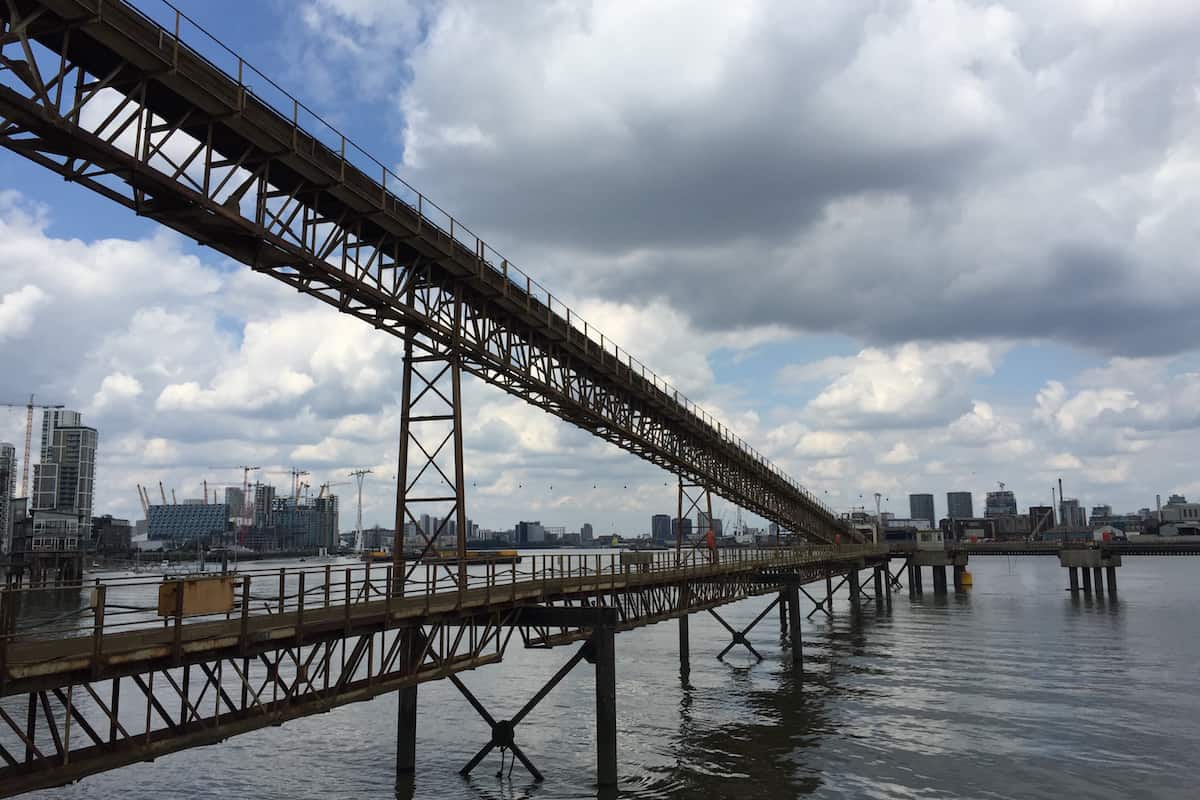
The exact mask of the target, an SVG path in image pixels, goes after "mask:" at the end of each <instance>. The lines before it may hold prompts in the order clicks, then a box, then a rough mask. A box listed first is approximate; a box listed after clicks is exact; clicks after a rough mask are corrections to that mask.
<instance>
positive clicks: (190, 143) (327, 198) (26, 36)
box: [0, 0, 851, 542]
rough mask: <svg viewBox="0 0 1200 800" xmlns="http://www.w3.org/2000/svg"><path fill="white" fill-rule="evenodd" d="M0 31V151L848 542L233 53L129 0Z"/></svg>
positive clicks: (690, 477)
mask: <svg viewBox="0 0 1200 800" xmlns="http://www.w3.org/2000/svg"><path fill="white" fill-rule="evenodd" d="M179 22H180V18H179V17H176V26H177V28H178V25H179ZM0 26H2V27H0V68H2V69H0V145H2V146H4V147H7V148H8V149H10V150H12V151H13V152H15V153H18V154H20V155H22V156H23V157H25V158H28V159H29V160H31V161H33V162H34V163H37V164H39V165H41V166H43V167H45V168H46V169H48V170H50V171H53V172H55V173H57V174H58V175H61V176H62V177H63V178H65V179H67V180H69V181H73V182H75V183H79V184H80V185H82V186H85V187H87V188H89V189H91V190H92V191H94V192H96V193H98V194H100V195H102V196H104V197H106V198H108V199H110V200H112V201H113V202H116V203H119V204H121V205H123V206H125V207H127V208H129V209H130V210H132V211H133V212H135V213H137V214H140V215H143V216H146V217H149V218H151V219H154V220H157V221H159V222H160V223H162V224H164V225H167V226H169V227H171V228H173V229H175V230H177V231H179V232H181V233H183V234H184V235H186V236H189V237H191V238H193V239H195V240H196V241H198V242H200V243H202V244H205V245H207V246H210V247H212V248H213V249H215V250H218V251H219V252H221V253H224V254H225V255H227V256H229V257H230V258H233V259H235V260H237V261H240V262H242V263H244V264H246V265H248V266H250V267H251V268H252V269H254V270H255V271H258V272H261V273H263V274H265V275H269V276H271V277H274V278H276V279H278V280H280V281H282V282H284V283H286V284H287V285H289V286H292V287H293V288H295V289H296V290H297V291H300V292H302V293H305V294H307V295H310V296H312V297H314V298H316V299H319V300H321V301H323V302H325V303H327V304H329V305H331V306H333V307H335V308H336V309H338V310H339V311H340V312H342V313H345V314H349V315H352V316H355V317H357V318H359V319H361V320H363V321H364V322H366V323H368V324H370V325H372V326H373V327H376V328H378V329H379V330H382V331H386V332H387V333H390V334H392V335H395V336H399V337H406V336H408V335H409V334H411V333H413V332H416V333H418V334H419V335H420V336H419V341H417V342H414V347H415V348H416V349H417V350H418V351H423V352H424V353H425V354H426V355H429V356H433V357H438V358H443V359H446V360H447V361H450V362H453V363H459V364H461V369H462V370H464V371H466V372H468V373H470V374H473V375H475V376H476V377H479V378H481V379H482V380H484V381H486V382H488V383H491V384H493V385H495V386H498V387H500V388H502V389H504V390H505V391H507V392H509V393H510V394H513V395H514V396H517V397H519V398H522V399H524V400H526V401H527V402H529V403H531V404H533V405H536V406H538V407H540V408H543V409H545V410H546V411H548V412H550V413H552V414H554V415H556V416H558V417H560V418H561V419H564V420H566V421H568V422H570V423H572V424H574V425H577V426H579V427H581V428H583V429H584V430H587V431H589V432H591V433H593V434H595V435H596V436H598V437H600V438H602V439H605V440H606V441H609V442H612V443H613V444H615V445H617V446H619V447H621V448H623V449H625V450H627V451H629V452H631V453H634V454H635V455H637V456H639V457H641V458H644V459H646V460H648V461H650V462H652V463H654V464H658V465H660V466H662V467H664V468H666V469H668V470H670V471H671V472H673V473H676V474H678V475H680V476H682V477H683V478H685V479H686V480H687V481H689V482H690V483H694V484H697V485H703V486H706V487H708V489H709V490H711V491H715V492H717V493H719V494H721V495H722V496H724V497H726V498H728V499H729V500H730V501H732V502H735V503H737V504H739V505H741V506H743V507H745V508H748V509H750V510H752V511H754V512H756V513H758V514H760V515H762V516H763V517H765V518H767V519H770V520H772V521H775V522H777V523H778V524H779V525H780V526H781V527H782V528H784V529H787V530H789V531H792V532H793V533H794V534H796V535H798V536H800V537H802V538H805V539H808V540H812V541H827V542H832V541H835V540H837V539H838V537H840V536H845V537H847V538H848V537H849V536H850V535H851V534H850V531H849V529H848V528H847V527H846V526H844V525H843V524H842V523H841V522H840V521H839V520H837V519H836V518H835V516H834V515H833V514H832V512H830V511H829V510H828V509H827V508H826V507H825V506H824V505H823V504H822V503H821V502H820V501H819V500H818V499H817V498H816V497H814V496H813V495H812V494H811V493H809V492H808V491H806V490H805V489H804V488H803V487H801V486H800V485H799V484H798V483H796V482H795V481H794V480H792V479H791V478H789V477H788V476H787V475H786V474H784V473H783V472H782V471H781V470H780V469H778V468H777V467H775V466H774V465H772V464H771V463H770V462H769V461H767V460H766V459H765V458H763V457H762V456H761V455H759V454H758V453H757V452H755V451H754V450H753V449H752V448H750V447H749V446H748V445H746V444H745V443H744V442H742V441H741V440H740V439H739V438H738V437H736V436H735V435H733V434H732V433H731V432H730V431H729V430H728V429H726V428H725V427H724V426H722V425H720V424H719V423H717V422H716V421H715V420H712V419H711V418H710V417H708V415H706V414H704V413H703V412H701V411H700V410H699V409H697V408H696V407H695V406H694V405H693V404H691V403H690V402H688V401H687V400H686V398H682V397H680V396H679V394H678V392H676V391H675V390H673V389H672V388H671V387H669V386H668V385H667V384H666V383H665V382H663V381H661V380H660V379H658V378H657V377H656V376H654V375H653V373H649V372H648V371H647V370H646V369H645V368H644V367H642V366H641V365H640V364H638V363H637V362H635V360H634V359H633V358H632V356H630V355H629V354H628V353H625V352H623V351H621V350H620V349H619V348H614V347H613V346H612V343H611V342H607V343H606V340H605V339H604V337H603V335H599V334H598V333H597V332H595V331H594V330H591V331H589V330H588V329H587V328H586V327H585V329H584V330H580V327H579V321H578V317H576V320H575V322H572V320H571V312H570V311H569V309H567V308H566V307H565V306H563V305H562V303H561V302H558V303H557V304H556V301H555V300H554V298H553V297H552V296H551V295H550V294H549V293H548V292H546V291H545V290H544V289H541V288H540V287H538V286H537V285H536V284H534V283H533V282H532V281H531V280H530V279H528V278H526V277H525V276H524V275H523V274H518V273H517V272H516V271H515V270H511V269H510V266H509V264H508V262H507V261H505V260H503V259H502V258H500V257H499V256H498V255H497V254H495V252H494V251H493V250H492V249H491V248H490V247H489V246H488V245H487V244H486V243H485V242H483V241H482V240H480V239H479V238H478V237H476V236H474V234H470V233H464V229H463V228H462V227H461V225H458V228H457V231H456V225H457V223H456V222H455V220H454V219H453V218H451V217H449V216H448V215H445V214H444V212H441V211H440V210H436V207H435V206H433V205H432V204H431V203H429V202H428V200H426V199H425V198H424V197H423V196H421V195H420V194H419V193H417V192H416V191H415V190H413V189H411V188H410V187H408V186H407V185H404V184H403V182H402V181H401V180H400V179H399V178H397V177H396V176H394V175H392V174H391V173H390V172H389V171H388V170H387V169H386V168H384V167H383V166H382V165H380V164H379V162H375V161H374V160H373V159H370V158H369V157H368V156H365V154H364V155H363V156H361V157H360V156H359V155H357V153H356V151H355V148H354V146H353V143H352V142H350V141H349V140H347V139H346V138H345V137H344V136H342V135H341V134H338V133H336V132H333V131H332V129H326V128H323V127H321V126H320V123H318V122H317V121H316V120H315V118H314V120H313V122H312V125H308V124H305V125H302V124H301V117H300V109H301V106H300V104H299V102H298V101H295V100H292V101H291V102H290V103H288V104H287V105H288V106H289V107H287V108H278V109H277V108H275V107H273V106H271V105H269V104H268V103H267V102H265V101H264V100H263V99H262V98H261V97H260V96H259V95H258V94H256V93H255V92H254V91H252V90H251V89H250V87H249V86H248V85H247V84H246V82H245V80H244V78H243V76H242V72H243V68H244V67H245V63H244V62H243V61H242V60H241V59H240V58H238V59H236V61H235V60H234V59H235V58H236V57H234V56H230V57H229V58H230V62H229V63H230V69H231V70H233V71H236V72H237V73H238V75H237V76H234V75H233V74H230V73H229V72H225V71H222V70H221V69H219V68H217V67H216V66H215V65H214V64H213V63H212V62H211V61H209V60H207V59H205V58H204V57H203V56H201V55H200V53H199V52H197V51H195V50H193V49H192V48H191V47H189V46H188V44H187V43H185V42H182V41H181V40H180V39H179V38H178V36H177V33H176V31H171V30H167V29H165V28H163V27H161V26H159V25H158V24H156V23H155V22H153V21H152V20H150V19H149V18H147V17H145V16H143V15H142V14H140V13H139V12H138V11H137V10H136V9H134V8H133V7H131V6H130V5H128V4H127V3H125V2H121V0H103V2H102V1H101V0H5V2H3V3H0ZM263 83H265V81H263ZM308 121H309V120H308V116H307V115H306V117H305V119H304V122H306V123H307V122H308ZM364 170H369V171H364ZM597 336H599V341H597Z"/></svg>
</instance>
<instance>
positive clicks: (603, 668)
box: [591, 626, 617, 786]
mask: <svg viewBox="0 0 1200 800" xmlns="http://www.w3.org/2000/svg"><path fill="white" fill-rule="evenodd" d="M591 642H592V652H593V654H594V657H595V659H596V783H598V784H599V785H600V786H616V784H617V668H616V652H615V650H616V648H615V645H614V637H613V629H612V628H610V627H608V626H603V627H600V628H597V629H595V630H594V631H593V632H592V638H591Z"/></svg>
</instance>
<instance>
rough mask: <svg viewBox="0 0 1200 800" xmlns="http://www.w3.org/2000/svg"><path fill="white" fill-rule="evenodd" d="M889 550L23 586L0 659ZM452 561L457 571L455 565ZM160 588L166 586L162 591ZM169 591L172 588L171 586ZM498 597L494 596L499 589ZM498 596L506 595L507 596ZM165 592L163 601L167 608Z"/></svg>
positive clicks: (547, 558) (547, 559) (326, 568)
mask: <svg viewBox="0 0 1200 800" xmlns="http://www.w3.org/2000/svg"><path fill="white" fill-rule="evenodd" d="M886 552H887V546H886V545H869V544H867V545H859V544H847V545H805V546H797V547H787V548H762V549H756V548H728V549H717V550H709V549H707V548H695V549H692V548H690V547H689V548H686V549H684V550H682V551H681V552H680V553H678V554H677V553H676V552H675V551H674V550H665V551H663V550H660V551H646V550H643V551H621V552H607V553H595V554H584V553H571V554H562V555H559V554H554V553H537V554H526V555H521V556H520V560H519V563H513V562H509V561H505V560H502V559H500V558H498V559H497V560H496V561H488V562H485V563H476V564H471V565H469V566H468V568H467V581H466V585H465V586H461V587H460V585H459V584H458V582H457V577H458V575H457V571H456V570H457V565H456V564H451V563H445V562H441V563H425V562H415V561H407V562H403V563H404V566H405V569H404V575H403V577H402V578H399V577H398V576H397V573H396V571H395V569H394V566H393V564H392V563H390V562H389V563H376V564H372V563H370V562H367V563H362V564H323V565H320V566H314V567H281V568H277V569H251V570H242V571H230V572H220V571H208V572H195V573H190V574H186V575H155V576H147V575H132V576H127V577H115V578H110V579H107V580H101V579H96V580H94V581H93V582H91V583H83V584H79V585H76V586H74V587H69V588H65V587H62V586H53V587H51V586H45V587H38V586H25V587H7V588H3V589H0V631H3V634H2V635H0V663H3V661H4V659H3V658H2V656H3V651H4V650H7V646H8V644H9V643H10V642H12V641H14V640H21V641H29V640H46V639H61V638H72V637H80V636H88V635H90V636H92V637H94V638H96V640H97V643H99V640H101V639H103V637H105V636H109V635H112V634H117V633H121V632H124V631H131V630H137V629H146V628H152V627H159V626H168V627H170V626H173V627H174V628H175V629H176V630H177V631H178V630H180V629H181V628H182V627H183V626H190V625H193V624H197V623H201V622H205V621H210V622H211V621H217V620H222V621H229V620H233V619H238V618H240V619H242V620H248V619H249V618H250V617H263V616H268V615H277V614H285V613H289V612H299V614H301V615H303V614H305V613H314V612H317V611H320V610H322V609H329V608H334V607H344V608H347V609H350V608H352V607H353V606H355V605H357V604H360V603H368V602H372V601H377V600H385V599H387V598H389V597H390V598H393V599H397V598H399V599H401V600H413V599H419V598H423V599H424V600H425V601H426V605H427V607H428V604H429V602H430V601H432V600H433V599H434V598H444V597H447V596H453V595H456V594H458V595H462V594H464V593H475V594H480V593H482V594H483V595H485V596H486V597H487V598H488V599H490V598H491V596H492V593H493V592H497V590H501V589H507V588H509V587H518V588H524V587H528V586H529V585H531V584H532V585H538V584H542V585H550V584H555V583H559V582H562V581H566V580H569V579H574V578H597V579H601V580H603V579H604V578H610V579H613V581H615V580H616V579H619V578H622V577H623V578H625V579H626V580H627V581H628V580H629V579H633V580H637V581H639V582H657V581H664V582H665V581H667V580H675V579H681V580H685V579H687V578H688V577H689V576H690V577H693V578H695V577H700V576H710V575H714V574H722V573H730V574H734V573H737V572H741V571H747V570H759V569H769V568H778V567H787V566H797V565H803V564H809V563H814V562H821V561H830V560H836V559H839V558H852V557H861V556H866V555H873V554H882V553H886ZM452 567H453V569H452ZM206 581H211V582H212V583H220V584H221V585H220V586H219V587H217V590H218V594H219V593H220V592H226V593H228V595H229V596H231V600H230V602H229V603H228V605H227V607H226V608H225V609H223V610H221V611H216V612H210V613H189V612H188V611H187V610H186V609H185V604H184V594H185V591H186V590H185V589H184V587H183V584H186V583H188V582H198V583H203V582H206ZM164 587H167V589H168V591H167V592H166V593H164V592H163V589H164ZM172 587H174V588H173V590H172ZM498 594H499V592H498ZM503 596H506V597H509V598H512V597H515V596H516V593H515V590H514V591H513V592H504V593H503ZM164 597H165V598H166V603H167V604H168V605H169V607H166V608H164Z"/></svg>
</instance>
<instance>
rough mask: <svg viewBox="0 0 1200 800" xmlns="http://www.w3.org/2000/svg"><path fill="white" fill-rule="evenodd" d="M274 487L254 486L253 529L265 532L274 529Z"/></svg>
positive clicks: (263, 484)
mask: <svg viewBox="0 0 1200 800" xmlns="http://www.w3.org/2000/svg"><path fill="white" fill-rule="evenodd" d="M274 508H275V487H274V486H270V485H268V484H265V483H256V484H254V527H255V528H258V529H259V530H266V529H267V528H271V527H274Z"/></svg>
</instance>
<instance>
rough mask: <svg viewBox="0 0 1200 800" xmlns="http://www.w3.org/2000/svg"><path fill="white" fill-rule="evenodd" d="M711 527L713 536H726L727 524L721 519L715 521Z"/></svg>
mask: <svg viewBox="0 0 1200 800" xmlns="http://www.w3.org/2000/svg"><path fill="white" fill-rule="evenodd" d="M710 527H712V532H713V536H724V535H725V522H724V520H722V519H720V518H719V517H717V518H714V519H713V521H712V525H711V526H710Z"/></svg>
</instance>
